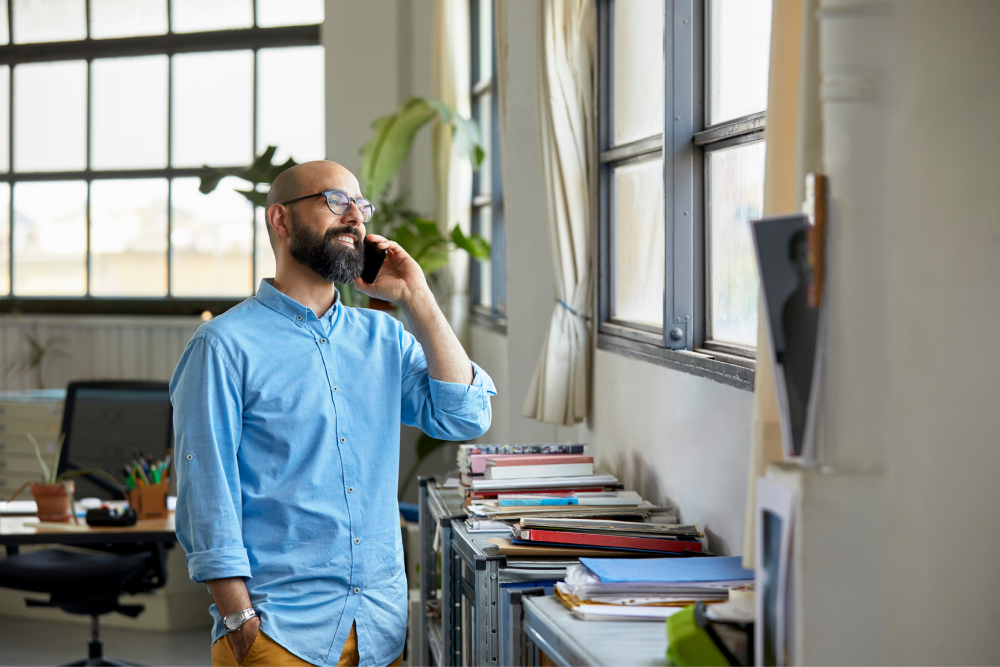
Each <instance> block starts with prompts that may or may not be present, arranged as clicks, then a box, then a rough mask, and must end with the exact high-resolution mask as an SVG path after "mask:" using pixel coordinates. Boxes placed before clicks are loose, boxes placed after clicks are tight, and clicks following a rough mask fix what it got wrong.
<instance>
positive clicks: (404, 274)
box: [170, 161, 496, 665]
mask: <svg viewBox="0 0 1000 667" xmlns="http://www.w3.org/2000/svg"><path fill="white" fill-rule="evenodd" d="M373 210H374V209H373V207H372V205H371V204H370V202H368V201H367V200H365V199H363V198H362V197H361V189H360V186H359V185H358V181H357V179H356V178H355V177H354V175H353V174H351V173H350V172H349V171H348V170H347V169H345V168H344V167H342V166H340V165H338V164H336V163H333V162H322V161H320V162H309V163H305V164H302V165H299V166H297V167H294V168H292V169H289V170H288V171H285V172H284V173H282V174H281V175H280V176H278V178H276V179H275V181H274V183H273V184H272V186H271V190H270V192H269V193H268V197H267V208H266V214H267V220H268V222H269V225H268V235H269V237H270V240H271V246H272V248H273V249H274V255H275V260H276V269H275V277H274V279H273V281H272V280H264V281H261V284H260V287H259V288H258V291H257V296H255V297H253V298H250V299H247V300H246V301H244V302H243V303H241V304H240V305H238V306H236V307H235V308H233V309H231V310H230V311H229V312H227V313H225V314H224V315H222V316H221V317H218V318H216V319H214V320H212V321H210V322H208V323H206V324H205V325H203V326H202V327H201V328H200V329H199V330H198V332H197V333H196V334H195V335H194V337H193V338H192V339H191V342H190V343H188V346H187V349H186V350H185V352H184V355H183V356H182V357H181V360H180V362H179V363H178V365H177V369H176V371H175V372H174V377H173V379H172V381H171V384H170V395H171V400H172V402H173V406H174V430H175V437H176V450H177V453H176V457H175V460H176V461H177V478H178V498H177V514H176V520H177V536H178V539H179V541H180V543H181V545H182V546H183V547H184V550H185V551H186V552H187V564H188V570H189V573H190V576H191V578H192V579H193V580H194V581H197V582H207V584H208V589H209V592H210V593H211V594H212V598H213V600H214V602H215V604H214V605H213V606H212V607H211V610H210V611H211V613H212V616H213V617H214V619H215V627H214V629H213V632H212V639H213V646H212V662H213V664H215V665H220V664H226V665H237V664H242V665H258V664H261V665H262V664H268V665H306V664H313V665H335V664H339V665H357V664H365V665H387V664H400V663H401V659H402V651H403V643H404V638H405V636H406V606H407V593H406V578H405V572H404V571H403V559H402V540H401V536H400V529H399V510H398V507H397V502H396V489H397V480H398V476H399V422H400V421H402V422H403V423H405V424H410V425H415V426H419V427H420V428H421V429H423V430H424V431H425V432H427V433H429V434H430V435H432V436H435V437H438V438H447V439H455V440H459V439H469V438H474V437H477V436H479V435H481V434H482V433H484V432H485V431H486V429H487V428H489V424H490V400H489V397H490V396H491V395H495V393H496V391H495V389H494V387H493V383H492V381H491V380H490V378H489V377H488V376H487V375H486V373H484V372H483V371H482V370H480V369H479V368H478V367H477V366H476V365H475V364H473V363H472V362H471V361H469V358H468V356H466V354H465V351H464V350H463V349H462V346H461V344H460V343H459V341H458V339H457V338H456V337H455V334H454V333H453V332H452V330H451V327H450V326H449V325H448V322H447V320H446V319H445V318H444V315H443V314H442V313H441V311H440V309H439V308H438V306H437V303H436V302H435V300H434V297H433V296H432V295H431V292H430V290H429V289H428V287H427V282H426V280H425V279H424V275H423V272H422V271H421V269H420V267H419V265H417V263H416V262H415V261H414V260H413V259H412V258H411V257H410V256H409V255H408V254H407V253H406V251H405V250H403V248H401V247H400V246H399V245H398V244H396V243H394V242H392V241H389V240H387V239H385V238H383V237H381V236H376V235H374V234H373V235H371V236H369V237H368V238H369V239H371V240H373V241H376V242H377V243H378V245H379V248H382V249H385V250H387V251H388V257H387V259H386V261H385V264H384V265H383V266H382V270H381V272H380V273H379V275H378V279H377V280H376V281H375V283H374V284H373V285H366V284H364V283H363V282H362V281H361V280H360V278H358V276H359V275H360V273H361V269H362V265H363V259H364V251H363V250H364V249H363V245H362V241H363V239H365V238H366V235H365V225H364V223H365V222H367V221H368V220H370V219H371V215H372V212H373ZM349 281H353V282H354V285H355V287H357V289H358V290H360V291H361V292H364V293H365V294H368V295H369V296H373V297H378V298H381V299H386V300H389V301H392V302H394V303H396V304H398V305H400V306H401V307H402V308H403V310H404V312H405V313H406V315H407V317H408V318H409V321H410V324H411V328H412V329H413V332H414V335H410V334H409V333H407V332H406V331H404V330H403V327H402V325H401V324H400V323H399V322H398V321H397V320H395V319H393V318H391V317H389V316H388V315H386V314H384V313H380V312H377V311H374V310H365V309H355V308H346V307H344V306H343V305H341V304H340V303H339V295H338V292H337V290H336V289H335V288H334V283H337V282H339V283H346V282H349Z"/></svg>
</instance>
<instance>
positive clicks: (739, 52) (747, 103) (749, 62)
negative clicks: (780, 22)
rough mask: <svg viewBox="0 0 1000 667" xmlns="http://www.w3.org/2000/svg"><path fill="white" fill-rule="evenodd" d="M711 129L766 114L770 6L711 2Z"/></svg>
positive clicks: (762, 1)
mask: <svg viewBox="0 0 1000 667" xmlns="http://www.w3.org/2000/svg"><path fill="white" fill-rule="evenodd" d="M708 23H709V35H708V41H709V50H708V61H709V65H708V70H709V76H708V90H709V96H708V124H709V125H714V124H716V123H722V122H724V121H727V120H732V119H734V118H740V117H741V116H746V115H748V114H752V113H757V112H758V111H764V110H765V109H767V67H768V62H769V61H770V54H771V0H710V2H709V21H708Z"/></svg>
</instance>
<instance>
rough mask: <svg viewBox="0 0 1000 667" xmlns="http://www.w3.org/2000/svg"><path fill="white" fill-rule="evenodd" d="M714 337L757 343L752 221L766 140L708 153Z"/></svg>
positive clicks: (760, 195)
mask: <svg viewBox="0 0 1000 667" xmlns="http://www.w3.org/2000/svg"><path fill="white" fill-rule="evenodd" d="M708 191H709V201H708V206H709V209H708V234H709V244H708V254H709V257H708V265H709V271H710V274H709V289H710V291H711V302H710V304H709V309H710V322H711V332H710V337H711V338H713V339H715V340H724V341H729V342H732V343H742V344H744V345H750V346H756V345H757V292H758V285H759V281H758V278H757V264H756V260H755V259H754V251H753V240H752V239H751V236H750V221H751V220H757V219H759V218H760V217H761V215H762V214H763V211H764V142H763V141H759V142H756V143H753V144H747V145H744V146H737V147H735V148H727V149H724V150H719V151H713V152H711V153H709V154H708Z"/></svg>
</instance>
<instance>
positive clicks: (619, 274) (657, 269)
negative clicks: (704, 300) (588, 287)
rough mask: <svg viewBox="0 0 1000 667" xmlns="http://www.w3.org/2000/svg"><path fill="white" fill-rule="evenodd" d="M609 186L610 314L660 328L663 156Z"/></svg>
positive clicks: (621, 170)
mask: <svg viewBox="0 0 1000 667" xmlns="http://www.w3.org/2000/svg"><path fill="white" fill-rule="evenodd" d="M621 4H622V3H618V5H617V6H621ZM613 187H614V192H613V197H614V199H613V200H612V201H613V203H612V207H613V210H614V214H615V260H616V261H617V267H616V271H615V294H614V311H615V312H614V317H616V318H617V319H621V320H626V321H629V322H639V323H642V324H649V325H652V326H656V327H662V326H663V286H664V274H663V259H664V253H665V245H664V239H663V228H664V219H663V160H662V159H658V160H650V161H648V162H640V163H638V164H629V165H625V166H622V167H617V168H616V169H615V173H614V177H613Z"/></svg>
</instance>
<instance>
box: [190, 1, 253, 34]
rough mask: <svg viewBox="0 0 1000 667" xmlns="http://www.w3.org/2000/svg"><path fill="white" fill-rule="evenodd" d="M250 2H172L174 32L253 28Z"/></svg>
mask: <svg viewBox="0 0 1000 667" xmlns="http://www.w3.org/2000/svg"><path fill="white" fill-rule="evenodd" d="M251 1H252V0H211V2H205V0H173V2H172V3H171V5H170V6H171V12H172V13H173V16H172V17H171V20H172V22H173V29H174V32H202V31H204V30H229V29H231V28H252V27H253V5H251V4H250V3H251Z"/></svg>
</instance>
